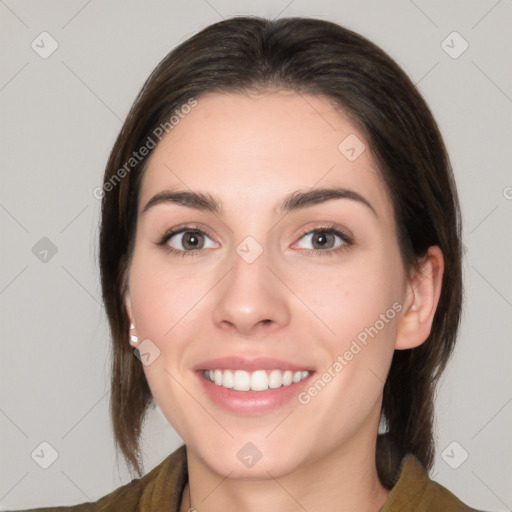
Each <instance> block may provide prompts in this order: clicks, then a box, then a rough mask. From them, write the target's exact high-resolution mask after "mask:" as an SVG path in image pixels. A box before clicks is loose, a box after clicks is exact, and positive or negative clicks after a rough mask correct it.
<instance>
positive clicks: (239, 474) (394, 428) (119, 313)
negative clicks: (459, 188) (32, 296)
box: [59, 17, 472, 512]
mask: <svg viewBox="0 0 512 512" xmlns="http://www.w3.org/2000/svg"><path fill="white" fill-rule="evenodd" d="M101 195H102V197H103V202H102V224H101V235H100V264H101V279H102V287H103V299H104V302H105V306H106V311H107V314H108V318H109V322H110V327H111V332H112V339H113V368H112V382H111V386H112V387H111V391H112V393H111V413H112V420H113V425H114V432H115V437H116V442H117V444H118V446H119V448H120V449H121V451H122V453H123V454H124V456H125V458H126V460H127V461H128V463H129V464H130V465H131V467H132V468H133V469H134V470H136V471H137V472H138V476H139V477H140V476H141V475H142V461H141V457H140V452H139V438H140V434H141V428H142V423H143V419H144V417H145V415H146V413H147V412H148V410H149V407H150V406H151V405H154V403H155V402H156V404H157V405H158V406H159V407H160V409H161V410H162V412H163V413H164V415H165V416H166V418H167V419H168V421H169V423H170V424H171V425H172V427H173V428H174V429H175V430H176V431H177V433H178V434H179V435H180V436H181V438H182V439H183V441H184V445H183V446H181V447H180V448H179V449H178V450H176V451H175V452H174V453H172V454H171V455H169V457H167V458H166V459H165V460H164V461H163V462H162V463H161V464H160V465H158V466H157V467H156V468H154V469H153V470H152V471H151V472H150V473H148V474H147V475H145V476H144V477H141V478H138V479H135V480H133V481H132V482H131V483H129V484H127V485H125V486H123V487H121V488H119V489H117V490H116V491H114V492H113V493H111V494H109V495H107V496H105V497H103V498H102V499H100V500H99V501H98V502H96V503H95V504H82V505H78V506H75V507H67V508H66V507H59V510H77V511H80V510H83V511H85V510H102V511H107V510H108V511H110V510H112V511H113V510H123V511H128V510H141V511H142V510H143V511H146V510H148V511H149V510H151V511H154V510H174V511H180V512H184V511H187V510H198V511H199V512H202V511H205V512H206V511H208V512H210V511H217V510H223V511H226V510H235V509H236V510H246V511H252V510H254V511H256V510H258V511H260V510H269V509H273V510H290V511H292V510H309V511H313V510H323V511H330V510H332V511H334V510H336V511H340V510H341V511H349V510H350V511H353V510H360V511H368V512H370V511H374V512H376V511H379V510H380V511H382V512H390V511H394V510H410V511H413V510H414V511H426V510H429V511H431V512H432V511H446V510H457V511H464V510H472V509H470V508H469V507H468V506H466V505H465V504H463V503H462V502H461V501H459V500H458V499H457V498H456V497H455V496H454V495H453V494H451V493H450V492H449V491H448V490H447V489H445V488H443V487H442V486H440V485H438V484H436V483H434V482H432V481H430V479H429V477H428V474H427V471H428V469H430V467H431V465H432V462H433V456H434V442H433V432H432V428H433V406H434V390H435V384H436V382H437V381H438V378H439V376H440V374H441V372H442V371H443V369H444V367H445V365H446V362H447V360H448V358H449V356H450V354H451V352H452V350H453V347H454V344H455V339H456V333H457V328H458V325H459V318H460V308H461V299H462V282H461V240H460V238H461V229H460V213H459V206H458V199H457V193H456V189H455V184H454V182H453V176H452V172H451V168H450V163H449V159H448V156H447V154H446V150H445V147H444V144H443V141H442V138H441V136H440V133H439V131H438V128H437V125H436V122H435V120H434V119H433V117H432V115H431V113H430V111H429V109H428V107H427V105H426V104H425V102H424V100H423V99H422V97H421V96H420V94H419V93H418V91H417V90H416V88H415V87H414V85H413V84H412V83H411V81H410V80H409V79H408V77H407V76H406V75H405V73H404V72H403V71H402V70H401V69H400V68H399V67H398V66H397V64H396V63H395V62H394V61H393V60H392V59H390V57H389V56H387V55H386V54H385V53H384V52H383V51H382V50H381V49H379V48H378V47H376V46H375V45H374V44H372V43H371V42H369V41H368V40H366V39H364V38H363V37H361V36H360V35H358V34H355V33H353V32H351V31H349V30H347V29H344V28H342V27H340V26H338V25H336V24H333V23H329V22H326V21H318V20H313V19H303V18H290V19H280V20H276V21H269V20H264V19H260V18H253V17H240V18H233V19H229V20H226V21H223V22H220V23H217V24H215V25H212V26H210V27H207V28H206V29H204V30H203V31H201V32H200V33H198V34H197V35H195V36H193V37H191V38H190V39H188V40H187V41H185V42H184V43H182V44H181V45H179V46H178V47H177V48H176V49H175V50H173V51H172V52H171V53H170V54H169V55H168V56H167V57H166V58H165V59H164V60H163V61H162V62H161V63H160V64H159V65H158V66H157V68H156V69H155V70H154V72H153V73H152V74H151V76H150V77H149V79H148V80H147V82H146V84H145V85H144V87H143V89H142V91H141V92H140V94H139V96H138V97H137V99H136V101H135V103H134V105H133V107H132V109H131V111H130V113H129V115H128V118H127V120H126V122H125V124H124V126H123V128H122V130H121V133H120V134H119V136H118V139H117V141H116V143H115V145H114V148H113V150H112V153H111V155H110V159H109V161H108V164H107V168H106V172H105V179H104V186H103V188H102V190H101ZM134 354H135V356H136V357H134ZM379 426H380V427H381V428H382V430H384V431H385V433H381V434H379Z"/></svg>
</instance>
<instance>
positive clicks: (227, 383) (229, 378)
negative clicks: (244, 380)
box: [222, 370, 235, 389]
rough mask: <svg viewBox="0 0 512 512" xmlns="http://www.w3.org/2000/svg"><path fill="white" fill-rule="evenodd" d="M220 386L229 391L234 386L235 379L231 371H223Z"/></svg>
mask: <svg viewBox="0 0 512 512" xmlns="http://www.w3.org/2000/svg"><path fill="white" fill-rule="evenodd" d="M222 385H223V386H224V387H225V388H228V389H231V388H232V387H233V386H234V385H235V377H234V375H233V372H232V371H231V370H224V373H223V374H222Z"/></svg>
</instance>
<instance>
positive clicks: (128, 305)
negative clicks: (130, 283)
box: [124, 292, 139, 346]
mask: <svg viewBox="0 0 512 512" xmlns="http://www.w3.org/2000/svg"><path fill="white" fill-rule="evenodd" d="M124 304H125V307H126V314H127V315H128V320H129V321H130V342H131V344H132V345H134V346H135V345H137V343H138V342H139V337H138V336H137V330H136V329H137V328H136V326H135V322H134V318H133V313H132V303H131V300H130V294H129V292H126V294H125V296H124Z"/></svg>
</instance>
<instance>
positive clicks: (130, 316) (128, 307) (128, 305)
mask: <svg viewBox="0 0 512 512" xmlns="http://www.w3.org/2000/svg"><path fill="white" fill-rule="evenodd" d="M124 305H125V307H126V314H127V315H128V320H129V321H130V322H133V313H132V301H131V299H130V292H129V291H128V290H127V291H126V293H125V294H124Z"/></svg>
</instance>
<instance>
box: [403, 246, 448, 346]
mask: <svg viewBox="0 0 512 512" xmlns="http://www.w3.org/2000/svg"><path fill="white" fill-rule="evenodd" d="M443 273H444V258H443V253H442V252H441V249H440V248H439V247H437V246H432V247H429V249H428V251H427V254H426V255H425V256H424V258H423V259H422V261H421V264H420V269H419V270H415V271H414V274H413V276H412V277H411V279H410V281H409V284H408V286H407V290H406V292H405V299H404V308H403V313H402V316H401V318H400V320H399V323H398V330H397V337H396V342H395V349H396V350H404V349H408V348H414V347H417V346H419V345H421V344H422V343H423V342H424V341H425V340H426V339H427V338H428V336H429V334H430V331H431V329H432V322H433V320H434V315H435V312H436V309H437V305H438V303H439V297H440V296H441V288H442V283H443Z"/></svg>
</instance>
